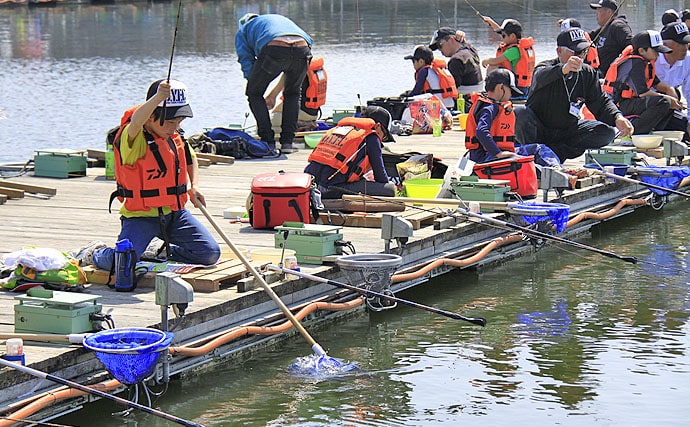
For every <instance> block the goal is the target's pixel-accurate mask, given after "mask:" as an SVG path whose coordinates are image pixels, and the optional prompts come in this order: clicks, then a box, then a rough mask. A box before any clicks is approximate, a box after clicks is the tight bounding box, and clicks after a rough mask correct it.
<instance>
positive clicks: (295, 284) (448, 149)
mask: <svg viewBox="0 0 690 427" xmlns="http://www.w3.org/2000/svg"><path fill="white" fill-rule="evenodd" d="M396 140H397V142H395V143H390V144H387V147H388V148H389V149H390V150H391V151H393V152H395V153H407V152H422V153H433V154H434V156H435V157H437V158H440V159H442V160H443V162H444V163H445V164H447V165H449V166H450V165H454V164H456V163H457V160H458V158H459V157H460V156H462V155H463V154H464V142H463V141H464V132H461V131H446V132H445V133H444V135H443V136H442V137H440V138H435V137H432V136H431V135H413V136H407V137H396ZM296 145H297V146H298V147H301V149H300V151H299V152H297V153H291V154H289V155H288V156H282V157H281V158H279V159H253V160H237V161H234V163H232V162H226V163H218V162H216V163H214V164H212V165H209V166H205V167H202V168H201V179H200V184H201V188H202V191H203V193H204V195H205V198H206V202H207V209H208V210H209V212H211V214H212V216H213V218H214V220H215V221H217V222H218V223H219V224H221V227H222V229H223V231H224V232H225V233H226V234H227V235H228V236H230V238H231V239H232V240H233V243H235V244H236V245H237V246H240V247H243V248H246V249H247V250H249V251H251V250H252V249H257V248H266V247H274V236H273V235H274V232H272V231H270V230H254V229H252V227H251V226H250V225H249V224H247V223H243V222H237V221H231V220H228V219H225V218H224V217H223V210H224V209H226V208H229V207H235V206H244V205H245V201H246V199H247V196H248V194H249V189H250V184H251V180H252V178H253V177H254V176H255V175H257V174H260V173H269V172H278V171H280V170H283V171H288V172H300V171H302V170H303V168H304V167H305V165H306V163H307V157H308V155H309V152H310V150H309V149H308V148H304V146H303V145H302V146H300V145H299V144H296ZM662 161H663V159H661V160H659V161H658V164H663V163H662ZM581 164H582V162H581V161H573V162H568V164H567V165H566V166H572V167H579V166H581ZM16 187H22V188H23V189H17V188H16ZM580 187H582V188H579V189H576V190H573V191H566V194H565V196H566V200H565V202H567V203H571V206H572V209H573V211H582V210H587V209H591V208H592V207H594V206H597V207H603V208H605V207H607V206H609V205H612V204H615V203H616V202H617V201H618V200H619V199H621V198H623V197H642V196H645V195H647V194H649V191H648V190H646V189H645V188H643V187H640V186H636V185H631V184H625V183H622V182H618V183H615V184H603V183H601V182H599V181H594V180H589V181H588V182H587V184H586V185H585V184H583V185H581V186H580ZM113 189H114V182H113V181H111V180H106V179H105V177H104V169H103V168H98V167H96V168H89V169H88V170H87V175H86V176H84V177H78V178H68V179H53V178H38V177H34V176H31V175H30V174H25V175H22V176H18V177H14V178H5V179H1V180H0V195H3V194H4V195H5V196H6V197H7V198H5V197H2V198H1V199H0V217H1V218H2V221H0V256H2V255H4V254H7V253H10V252H13V251H17V250H20V249H22V248H25V247H49V248H55V249H58V250H61V251H65V252H66V251H69V250H72V249H76V248H79V247H81V246H83V245H84V244H86V243H88V242H89V241H92V240H101V241H103V242H105V243H107V244H109V245H114V243H115V240H116V238H117V235H118V233H119V229H120V221H119V217H118V214H117V209H118V208H119V205H118V204H117V202H115V203H114V204H113V212H112V213H110V212H109V211H108V197H109V195H110V193H111V192H112V191H113ZM53 190H54V191H53ZM19 192H21V195H20V193H19ZM0 197H1V196H0ZM551 197H553V192H551ZM538 200H541V195H540V196H539V197H538ZM3 201H4V202H5V203H4V204H2V203H3ZM188 208H189V209H190V210H191V211H192V212H193V213H194V214H195V215H196V216H197V217H198V218H199V219H200V221H201V222H202V223H204V224H206V225H207V226H208V227H209V229H211V230H212V227H211V226H210V224H209V223H208V221H207V220H206V218H205V217H204V216H203V215H202V214H201V212H199V211H198V210H196V209H194V208H193V207H191V205H189V206H188ZM636 208H638V206H632V207H628V208H625V209H624V210H623V211H622V214H624V213H628V212H632V211H633V210H634V209H636ZM399 213H400V214H401V215H402V216H403V217H405V218H406V219H408V220H409V221H410V222H411V223H412V224H413V228H414V236H413V237H412V238H411V239H410V241H409V242H408V243H407V245H406V247H405V248H404V251H403V267H410V266H413V265H416V264H419V263H421V262H424V261H428V260H430V259H433V258H435V257H438V256H443V255H447V254H448V253H453V252H456V251H459V250H461V249H462V248H467V247H473V246H474V245H476V244H478V243H479V242H482V241H488V240H489V239H492V238H495V237H496V236H500V235H505V234H506V233H505V232H504V231H500V230H495V229H490V228H487V227H484V226H482V225H481V224H477V223H473V222H464V223H462V224H457V225H452V226H450V228H447V227H445V228H441V227H434V222H435V221H436V220H438V218H439V217H441V216H443V212H442V211H440V210H439V211H438V213H435V212H430V211H429V210H424V211H420V210H415V209H410V208H407V209H405V210H404V211H403V212H399ZM343 218H344V220H345V222H344V224H343V225H344V231H343V233H344V238H345V240H348V241H351V242H352V243H353V245H354V246H355V248H356V250H357V252H358V253H380V252H383V250H384V244H385V242H384V241H383V240H382V239H381V238H380V236H379V233H378V231H377V230H376V228H378V227H380V224H381V214H380V213H368V214H360V213H349V214H346V215H344V216H343V217H342V218H338V219H337V220H338V221H340V220H342V219H343ZM322 219H324V220H326V219H328V217H327V216H325V215H322ZM597 223H598V221H583V222H581V223H579V224H578V226H577V227H576V228H575V229H574V230H572V231H571V233H572V234H573V235H576V234H578V233H582V232H583V231H586V230H588V229H589V228H590V227H591V226H593V225H595V224H597ZM334 224H335V225H340V224H339V223H334ZM453 224H455V223H453ZM218 241H219V242H221V246H225V244H224V243H222V240H221V239H220V238H219V237H218ZM224 250H225V251H227V248H224ZM530 251H533V248H532V247H531V245H529V243H524V244H522V245H515V246H512V247H511V248H509V249H505V250H504V251H498V252H497V253H495V254H493V255H491V256H489V257H487V258H486V259H485V260H484V261H483V262H482V265H484V266H485V267H486V266H488V265H490V264H491V262H499V261H500V260H501V259H504V258H505V257H506V256H518V255H519V254H520V253H528V252H530ZM300 267H301V268H302V271H305V272H307V273H310V274H318V275H322V276H324V277H328V278H332V279H335V280H342V279H343V277H342V276H341V273H340V272H339V271H338V269H337V268H333V265H332V263H326V264H324V265H306V264H302V265H300ZM446 271H448V269H447V268H446V269H440V270H438V271H435V272H432V273H430V274H427V275H425V276H424V277H421V278H419V279H418V280H416V281H413V282H409V283H401V284H397V285H396V287H397V288H396V289H404V288H407V287H410V286H414V285H415V284H416V283H420V282H422V281H426V280H428V279H429V278H430V277H433V276H434V275H438V274H443V273H444V272H446ZM246 276H247V272H246V271H245V269H244V267H243V266H241V265H240V263H239V262H238V261H237V260H233V259H230V258H228V259H224V260H223V261H222V262H221V263H220V264H219V265H218V266H216V268H213V269H209V270H195V271H193V272H189V273H185V274H184V275H183V276H182V277H183V278H185V279H186V280H187V281H188V282H190V284H192V286H193V287H194V289H195V294H194V301H193V302H192V303H191V304H190V306H189V308H188V310H187V314H186V318H185V319H184V322H182V324H181V327H180V330H179V331H176V334H175V335H176V338H175V345H182V344H184V343H191V342H199V341H203V340H204V339H207V338H208V337H212V336H214V335H215V334H217V333H218V331H220V330H224V329H227V328H228V327H231V326H236V325H241V324H257V325H259V324H267V323H270V322H273V321H275V320H274V318H275V317H276V316H277V309H276V307H275V304H274V303H273V302H272V301H270V299H268V297H267V296H266V295H265V293H263V292H261V291H259V290H255V291H248V292H240V290H239V289H238V287H237V286H235V285H236V284H237V282H238V281H240V280H241V279H244V278H246ZM89 277H90V278H91V279H92V280H91V281H92V282H93V284H92V285H91V286H90V287H89V288H88V289H87V290H86V291H85V292H86V293H87V294H93V295H99V296H101V299H100V301H101V303H102V304H103V312H107V313H109V314H110V315H111V316H112V318H113V320H114V322H115V326H116V327H149V326H158V327H159V326H160V322H161V312H160V309H159V308H158V306H156V305H155V295H154V292H153V282H154V279H153V274H149V275H148V276H147V277H146V278H145V279H144V280H143V281H142V282H141V286H139V287H138V288H137V289H136V290H135V291H134V292H131V293H121V292H115V291H114V290H112V289H110V288H108V287H107V286H106V285H105V284H104V283H106V282H107V280H108V278H107V277H106V276H104V275H103V272H95V271H92V270H90V271H89ZM272 280H273V279H272ZM274 289H275V290H276V292H277V293H278V294H279V295H281V296H282V298H283V300H284V301H285V302H286V303H287V304H288V305H290V306H291V307H293V308H298V307H302V306H304V305H305V304H307V303H308V302H310V301H312V300H315V299H324V298H334V296H335V297H338V298H340V297H341V294H342V293H338V294H337V295H336V292H335V291H334V290H333V289H332V288H330V287H329V286H327V285H323V284H321V285H315V284H314V283H311V282H308V281H306V280H303V279H302V280H292V281H282V282H278V283H276V284H275V285H274ZM15 296H16V294H15V293H12V292H9V291H2V292H0V307H2V308H3V310H0V313H2V314H0V334H2V333H11V332H13V331H14V317H13V315H12V313H13V306H14V305H15V304H16V302H17V301H16V300H15ZM331 315H332V316H337V315H336V314H322V315H321V316H320V317H321V318H324V317H326V316H331ZM476 315H478V316H480V315H481V313H476ZM317 317H318V316H317ZM317 321H318V320H315V319H312V320H310V321H309V322H308V323H309V324H311V323H313V322H317ZM288 337H289V334H288V335H285V334H281V336H279V337H273V338H258V337H254V338H251V337H250V338H247V339H246V341H243V343H242V345H241V346H240V345H238V344H226V345H224V346H223V347H221V348H219V349H217V350H216V351H215V352H214V354H213V356H208V357H205V358H180V360H179V361H177V359H175V360H176V362H175V363H176V364H174V365H173V368H172V371H171V372H172V373H173V374H174V375H188V374H191V373H192V372H194V371H198V370H203V369H205V368H203V367H201V366H203V365H213V364H214V363H229V362H228V361H229V360H232V359H234V358H238V357H241V356H239V354H241V353H242V352H241V351H240V347H243V348H245V353H244V357H250V355H251V351H247V350H246V348H249V347H251V346H252V345H268V344H267V343H268V342H271V340H273V341H276V340H279V339H286V338H288ZM25 354H26V361H27V364H28V365H31V366H32V367H34V368H35V369H39V370H44V371H48V372H51V373H54V374H56V375H63V376H65V377H67V378H70V379H73V380H75V381H80V380H84V379H85V378H87V377H92V376H94V375H95V373H97V372H101V375H100V376H103V374H102V373H103V369H102V367H101V366H100V365H99V364H98V362H97V361H96V359H95V357H94V356H93V355H92V354H89V353H88V352H86V351H85V350H83V349H82V348H80V347H79V346H66V345H55V344H47V343H40V342H25ZM98 376H99V375H96V377H98ZM50 387H51V385H50V384H41V385H40V387H39V386H38V383H37V381H35V380H31V379H29V378H25V376H23V375H20V374H18V373H16V372H15V371H12V370H9V369H3V370H1V371H0V390H1V391H0V402H3V403H2V404H1V405H0V412H1V411H2V410H3V408H2V406H4V405H10V404H12V403H14V402H16V401H18V400H19V399H20V396H23V395H24V394H25V393H29V392H30V393H32V394H38V393H40V392H42V391H45V390H46V389H49V388H50ZM57 410H58V409H57V408H54V409H52V411H53V412H54V411H57ZM50 413H51V409H45V410H44V413H43V414H44V415H46V416H47V415H48V414H50ZM33 419H37V418H36V417H33Z"/></svg>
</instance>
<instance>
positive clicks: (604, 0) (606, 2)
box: [589, 0, 618, 12]
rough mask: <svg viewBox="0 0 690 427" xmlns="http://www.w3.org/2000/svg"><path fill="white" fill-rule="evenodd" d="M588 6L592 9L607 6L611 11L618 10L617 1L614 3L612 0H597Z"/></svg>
mask: <svg viewBox="0 0 690 427" xmlns="http://www.w3.org/2000/svg"><path fill="white" fill-rule="evenodd" d="M589 7H591V8H592V9H599V8H600V7H608V8H609V9H611V10H612V11H614V12H615V11H616V10H618V3H616V2H615V1H614V0H599V1H598V2H596V3H590V4H589Z"/></svg>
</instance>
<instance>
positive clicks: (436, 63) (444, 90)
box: [414, 58, 458, 99]
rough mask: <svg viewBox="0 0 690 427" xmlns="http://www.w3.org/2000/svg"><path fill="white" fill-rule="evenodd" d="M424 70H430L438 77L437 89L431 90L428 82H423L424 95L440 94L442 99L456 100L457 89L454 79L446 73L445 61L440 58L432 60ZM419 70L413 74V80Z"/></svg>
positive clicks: (448, 72)
mask: <svg viewBox="0 0 690 427" xmlns="http://www.w3.org/2000/svg"><path fill="white" fill-rule="evenodd" d="M424 68H431V69H432V70H433V71H434V72H435V73H436V75H437V76H438V83H439V86H440V88H439V89H432V88H431V86H430V85H429V81H428V80H427V81H425V82H424V88H423V89H422V90H424V92H425V93H440V94H441V96H442V97H443V98H453V99H457V98H458V87H457V86H456V85H455V77H453V75H452V74H451V73H450V71H448V66H447V65H446V61H445V60H444V59H441V58H434V60H433V61H432V62H431V65H426V66H424ZM418 73H419V70H417V71H416V72H415V73H414V76H415V79H416V78H417V74H418Z"/></svg>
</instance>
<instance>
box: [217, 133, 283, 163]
mask: <svg viewBox="0 0 690 427" xmlns="http://www.w3.org/2000/svg"><path fill="white" fill-rule="evenodd" d="M204 135H206V136H207V137H209V138H211V139H212V140H214V141H232V140H233V139H234V138H241V139H243V140H244V141H245V143H246V146H245V147H244V148H245V150H246V152H247V154H249V156H250V157H256V158H261V157H278V156H279V155H280V152H279V151H277V150H275V149H271V147H269V146H268V143H266V142H265V141H260V140H258V139H254V138H252V137H251V136H249V134H247V133H245V132H242V131H241V130H237V129H228V128H223V127H217V128H213V129H211V130H209V131H206V132H204Z"/></svg>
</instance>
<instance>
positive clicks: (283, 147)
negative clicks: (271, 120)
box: [280, 144, 299, 154]
mask: <svg viewBox="0 0 690 427" xmlns="http://www.w3.org/2000/svg"><path fill="white" fill-rule="evenodd" d="M280 151H281V152H283V153H285V154H290V153H296V152H297V151H299V150H297V148H295V147H294V146H293V145H292V144H280Z"/></svg>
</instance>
